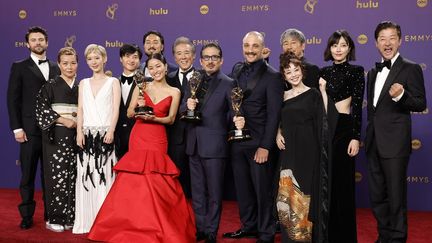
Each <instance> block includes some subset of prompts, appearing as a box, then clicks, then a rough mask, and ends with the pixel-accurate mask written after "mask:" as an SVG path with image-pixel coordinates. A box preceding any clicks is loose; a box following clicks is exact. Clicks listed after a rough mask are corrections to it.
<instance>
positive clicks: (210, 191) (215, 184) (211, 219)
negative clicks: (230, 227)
mask: <svg viewBox="0 0 432 243" xmlns="http://www.w3.org/2000/svg"><path fill="white" fill-rule="evenodd" d="M200 56H201V59H200V63H201V66H202V68H203V70H204V72H205V74H204V77H203V80H202V82H201V84H200V86H199V87H198V91H197V95H196V96H197V99H191V98H188V97H190V89H189V88H187V89H186V94H185V97H186V98H185V99H186V102H185V103H186V104H185V106H184V107H182V109H181V110H182V111H184V110H186V107H187V108H188V109H191V110H194V109H195V108H197V105H199V107H200V111H201V114H202V117H201V118H202V121H201V122H200V123H198V124H191V125H190V126H188V128H187V132H188V133H187V134H188V136H187V144H186V154H188V155H189V166H190V173H191V185H192V206H193V209H194V211H195V218H196V227H197V241H201V240H205V242H207V243H210V242H216V235H217V231H218V228H219V221H220V217H221V211H222V191H223V178H224V169H225V161H226V159H227V157H228V143H227V133H228V126H229V124H230V119H232V118H230V117H231V116H230V114H231V113H230V110H231V109H230V107H231V101H230V100H231V99H230V95H231V90H232V88H233V86H232V83H233V82H232V79H230V78H229V77H228V76H226V75H225V74H223V73H222V72H221V71H220V68H221V66H222V64H223V58H222V49H221V47H220V46H219V45H218V44H216V43H209V44H207V45H204V46H203V48H202V49H201V53H200Z"/></svg>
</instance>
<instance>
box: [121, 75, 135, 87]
mask: <svg viewBox="0 0 432 243" xmlns="http://www.w3.org/2000/svg"><path fill="white" fill-rule="evenodd" d="M121 82H122V84H124V83H126V82H127V83H128V84H129V85H131V84H132V82H133V76H130V77H126V76H123V75H122V76H121Z"/></svg>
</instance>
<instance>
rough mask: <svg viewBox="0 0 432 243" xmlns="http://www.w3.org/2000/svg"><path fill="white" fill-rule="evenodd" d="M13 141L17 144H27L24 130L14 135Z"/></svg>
mask: <svg viewBox="0 0 432 243" xmlns="http://www.w3.org/2000/svg"><path fill="white" fill-rule="evenodd" d="M15 140H16V141H17V142H18V143H24V142H27V135H26V133H25V132H24V130H22V131H19V132H17V133H15Z"/></svg>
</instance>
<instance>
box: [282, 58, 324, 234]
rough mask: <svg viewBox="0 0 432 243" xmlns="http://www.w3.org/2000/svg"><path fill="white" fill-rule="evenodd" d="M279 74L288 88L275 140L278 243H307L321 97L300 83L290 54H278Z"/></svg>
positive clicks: (317, 158) (297, 66)
mask: <svg viewBox="0 0 432 243" xmlns="http://www.w3.org/2000/svg"><path fill="white" fill-rule="evenodd" d="M280 72H281V73H282V75H283V76H284V78H285V80H286V81H287V82H288V83H289V84H290V85H291V87H292V88H291V89H289V90H288V91H285V93H284V103H283V106H282V110H281V121H280V128H279V131H278V136H277V138H276V143H277V145H278V147H279V149H280V150H281V155H280V164H279V187H278V195H277V199H276V206H277V211H278V217H279V221H280V223H281V231H282V242H311V241H312V222H311V221H309V213H310V208H311V207H312V205H311V195H312V194H313V193H314V189H315V186H314V184H315V183H316V182H318V179H315V178H314V177H315V176H318V174H316V171H318V170H317V168H319V166H320V162H321V160H322V156H321V154H322V151H323V146H322V141H323V139H322V138H323V136H322V134H323V129H322V127H323V118H324V114H325V108H324V103H325V101H323V97H325V96H322V95H321V94H320V92H319V91H318V90H316V89H312V88H310V87H307V86H306V85H305V84H304V83H303V79H304V65H303V63H302V61H301V60H300V59H299V58H297V57H296V56H295V55H294V54H293V53H284V54H281V56H280ZM319 187H320V188H322V187H321V186H319Z"/></svg>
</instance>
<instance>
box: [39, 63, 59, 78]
mask: <svg viewBox="0 0 432 243" xmlns="http://www.w3.org/2000/svg"><path fill="white" fill-rule="evenodd" d="M48 63H49V74H48V79H52V78H55V77H56V76H57V75H59V74H58V72H57V71H56V70H57V68H58V66H57V63H55V62H51V61H50V62H48ZM38 69H39V68H38Z"/></svg>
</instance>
